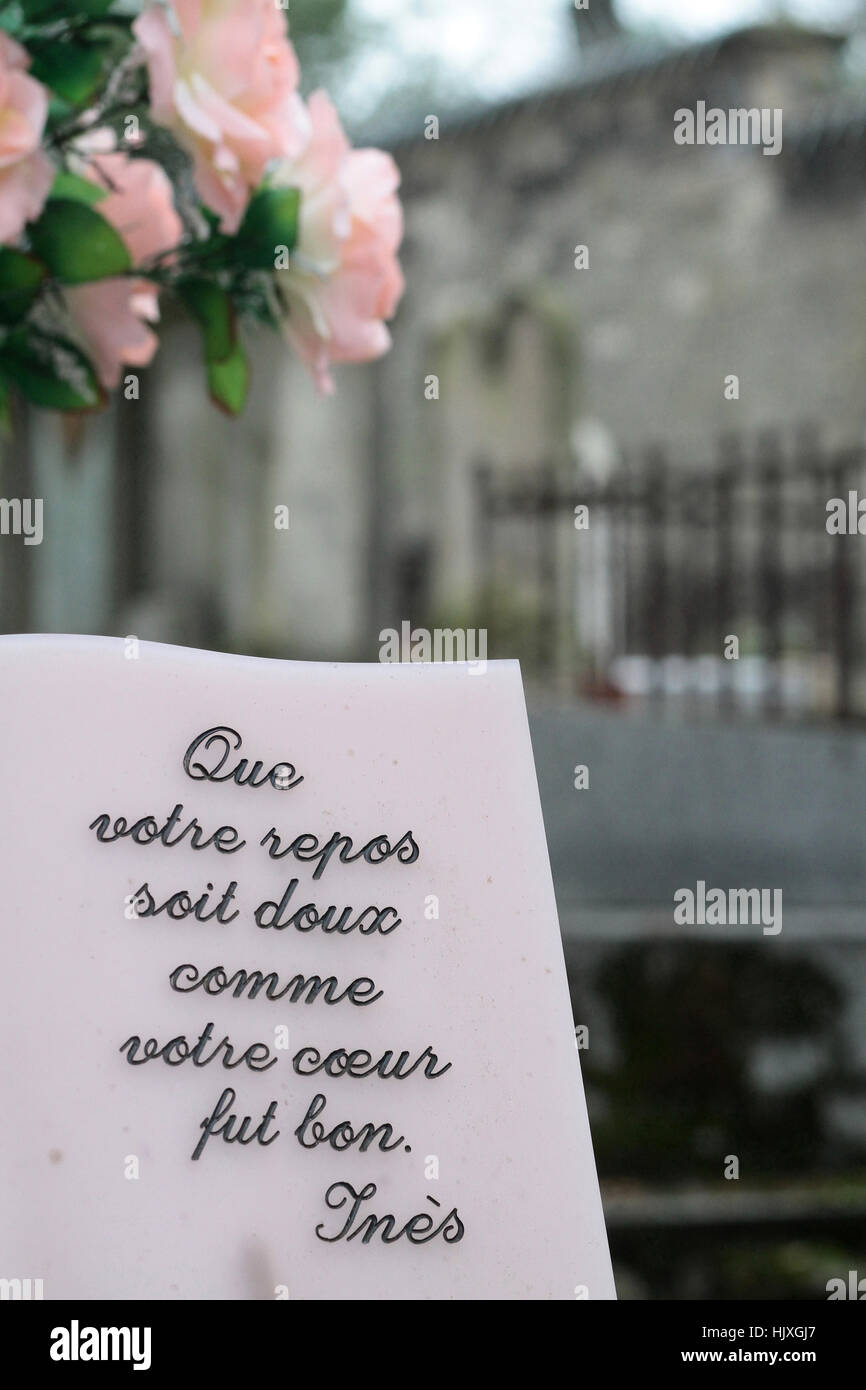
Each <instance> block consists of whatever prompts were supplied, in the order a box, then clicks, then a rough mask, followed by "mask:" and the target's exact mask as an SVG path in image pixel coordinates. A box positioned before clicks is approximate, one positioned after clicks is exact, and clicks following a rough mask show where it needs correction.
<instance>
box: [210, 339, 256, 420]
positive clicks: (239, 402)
mask: <svg viewBox="0 0 866 1390" xmlns="http://www.w3.org/2000/svg"><path fill="white" fill-rule="evenodd" d="M249 381H250V369H249V365H248V363H247V359H246V354H245V352H244V350H243V347H242V346H241V344H240V342H239V341H238V342H237V343H235V346H234V348H233V350H232V352H231V354H230V356H228V357H226V358H225V359H224V361H222V362H209V363H208V365H207V384H208V390H209V392H210V397H211V400H212V401H214V402H215V404H216V405H218V406H219V407H220V408H221V409H222V410H224V411H225V412H226V413H227V414H228V415H239V414H240V413H241V411H242V410H243V408H244V402H245V400H246V398H247V388H248V386H249Z"/></svg>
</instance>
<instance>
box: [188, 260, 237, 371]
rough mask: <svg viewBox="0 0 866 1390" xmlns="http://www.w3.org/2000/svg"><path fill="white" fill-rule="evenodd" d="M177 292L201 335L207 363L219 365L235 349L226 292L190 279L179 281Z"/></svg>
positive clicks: (232, 310) (234, 338)
mask: <svg viewBox="0 0 866 1390" xmlns="http://www.w3.org/2000/svg"><path fill="white" fill-rule="evenodd" d="M177 292H178V295H179V296H180V298H181V300H182V301H183V303H184V304H185V305H186V307H187V309H188V310H189V312H190V313H191V314H192V316H193V318H194V319H195V320H196V322H197V323H198V325H199V327H200V328H201V331H202V338H203V340H204V355H205V360H206V361H207V362H222V361H224V360H225V359H226V358H227V357H230V356H231V354H232V352H233V351H234V348H235V343H236V329H235V313H234V308H233V306H232V302H231V299H230V298H229V296H228V294H227V293H226V291H225V290H224V289H223V288H222V287H221V286H220V285H217V284H215V283H214V282H213V280H203V279H199V278H196V277H194V276H191V277H189V278H188V279H185V280H181V281H179V282H178V285H177Z"/></svg>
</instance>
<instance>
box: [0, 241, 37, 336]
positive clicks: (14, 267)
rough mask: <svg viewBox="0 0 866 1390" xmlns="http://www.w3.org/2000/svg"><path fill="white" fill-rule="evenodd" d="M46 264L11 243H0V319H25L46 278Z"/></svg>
mask: <svg viewBox="0 0 866 1390" xmlns="http://www.w3.org/2000/svg"><path fill="white" fill-rule="evenodd" d="M45 276H46V270H45V266H44V265H42V263H41V262H40V261H37V260H36V259H35V257H33V256H28V255H26V254H25V252H23V251H15V250H13V248H12V247H11V246H0V323H17V322H18V321H19V319H23V318H24V316H25V314H26V313H27V311H28V310H29V308H30V306H31V304H32V303H33V301H34V300H35V299H36V297H37V295H38V294H39V291H40V290H41V288H42V284H43V282H44V280H45Z"/></svg>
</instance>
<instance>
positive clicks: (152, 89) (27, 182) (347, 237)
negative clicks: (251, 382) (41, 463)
mask: <svg viewBox="0 0 866 1390" xmlns="http://www.w3.org/2000/svg"><path fill="white" fill-rule="evenodd" d="M287 3H288V0H286V7H285V8H284V5H283V3H281V0H171V3H163V2H162V0H151V2H150V3H146V4H145V5H144V6H140V5H139V6H130V5H129V4H128V3H124V0H116V2H115V3H112V0H11V3H3V0H0V405H2V407H3V408H4V409H5V408H6V405H7V402H8V396H9V392H10V390H11V389H13V388H17V389H18V390H19V391H20V392H21V393H22V395H23V396H24V397H26V398H27V399H28V400H30V401H32V402H34V403H35V404H37V405H40V406H46V407H51V408H55V409H59V410H65V411H70V410H71V411H75V410H89V409H93V408H96V407H99V406H101V405H102V404H103V403H104V401H105V399H106V395H107V392H109V391H111V390H113V389H116V388H118V387H123V386H124V385H125V384H126V383H127V381H128V380H129V381H131V382H135V383H136V385H137V376H136V369H137V368H140V367H143V366H145V365H146V364H147V363H148V362H150V360H151V358H152V357H153V355H154V353H155V351H156V349H157V346H158V336H157V331H158V329H157V325H158V323H159V303H160V298H161V296H163V295H170V296H171V297H172V298H173V299H174V300H175V301H176V302H177V303H178V304H179V305H181V306H182V307H183V309H184V311H185V312H187V313H188V314H189V315H191V317H192V318H193V319H194V320H195V322H196V323H197V324H198V325H199V327H200V329H201V341H202V353H203V359H204V369H205V373H206V378H207V385H208V389H209V392H210V395H211V397H212V398H213V400H214V401H215V402H216V403H217V404H218V405H220V406H221V407H223V409H225V410H227V411H228V412H230V413H232V414H236V413H237V412H238V411H239V410H240V409H241V408H242V406H243V403H244V399H245V396H246V392H247V385H248V377H249V370H248V363H247V357H246V354H245V352H244V347H243V342H242V337H241V332H240V327H241V325H242V324H243V323H244V322H248V323H255V322H258V323H260V324H265V325H267V326H268V327H270V328H272V329H276V330H278V331H279V332H281V333H282V334H283V335H284V336H285V338H286V339H287V341H288V342H289V344H290V345H291V347H292V348H293V349H294V350H295V352H296V353H297V354H298V356H299V357H300V358H301V359H302V361H303V362H304V363H305V364H306V365H307V366H308V367H309V369H310V370H311V372H312V374H313V376H314V378H315V381H316V383H317V385H318V387H319V389H320V390H321V391H325V392H328V391H331V390H333V382H332V378H331V374H330V367H331V364H332V363H335V362H358V361H365V360H369V359H371V358H374V357H377V356H379V355H380V354H381V353H383V352H385V351H386V350H387V348H388V346H389V342H390V339H389V334H388V329H387V328H386V326H385V321H386V320H387V319H389V318H390V317H391V316H392V315H393V313H394V310H395V308H396V305H397V302H398V300H399V298H400V295H401V293H402V288H403V281H402V276H401V272H400V266H399V262H398V260H397V251H398V247H399V244H400V239H401V235H402V213H401V207H400V203H399V200H398V197H397V192H396V190H397V186H398V183H399V176H398V173H397V169H396V167H395V165H394V162H393V160H392V159H391V158H390V156H389V155H387V154H385V153H383V152H382V151H380V150H373V149H365V150H352V149H351V148H350V145H349V142H348V140H347V139H346V136H345V134H344V132H343V129H342V127H341V125H340V121H339V118H338V116H337V113H336V110H335V109H334V106H333V104H332V103H331V101H330V99H329V98H328V96H327V95H326V94H325V93H324V92H321V91H320V92H315V93H314V94H313V95H312V96H311V97H310V98H309V100H308V101H305V100H304V99H303V98H302V97H301V95H300V92H299V90H298V81H299V70H298V62H297V58H296V55H295V52H294V50H293V48H292V46H291V43H290V41H289V37H288V25H287V14H286V9H287ZM130 10H132V11H133V12H130ZM125 372H127V373H129V372H131V374H132V375H131V378H127V377H126V376H125V375H124V373H125ZM127 394H128V395H129V394H130V392H129V391H127ZM132 394H133V395H134V394H135V391H133V392H132Z"/></svg>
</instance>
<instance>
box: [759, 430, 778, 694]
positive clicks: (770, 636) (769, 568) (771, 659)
mask: <svg viewBox="0 0 866 1390" xmlns="http://www.w3.org/2000/svg"><path fill="white" fill-rule="evenodd" d="M757 480H758V487H759V502H758V527H759V530H758V536H759V542H758V543H759V546H760V552H761V554H760V562H759V566H758V569H759V583H760V590H761V603H760V614H761V620H762V626H763V629H764V640H763V646H764V652H765V656H766V660H767V672H766V679H765V683H764V709H765V712H766V713H767V714H768V715H769V716H770V717H771V718H772V717H774V716H778V715H779V714H780V713H781V710H782V681H781V658H782V620H783V605H784V581H783V573H782V565H783V563H784V557H783V555H782V547H781V539H780V536H781V526H782V505H783V503H782V471H781V468H780V464H779V446H778V440H777V438H776V436H775V435H774V434H765V435H764V436H763V437H762V438H761V442H760V454H759V459H758V479H757Z"/></svg>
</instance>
